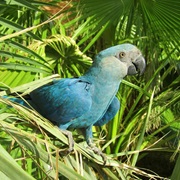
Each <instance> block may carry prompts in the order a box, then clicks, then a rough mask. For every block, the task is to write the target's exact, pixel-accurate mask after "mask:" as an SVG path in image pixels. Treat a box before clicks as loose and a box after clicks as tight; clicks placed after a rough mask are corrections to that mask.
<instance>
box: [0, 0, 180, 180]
mask: <svg viewBox="0 0 180 180" xmlns="http://www.w3.org/2000/svg"><path fill="white" fill-rule="evenodd" d="M179 19H180V2H179V1H178V0H164V1H160V0H156V1H153V0H151V1H149V0H139V1H136V0H122V1H119V0H112V1H108V0H103V1H102V0H98V1H97V0H91V1H88V0H79V1H60V0H54V1H51V2H50V1H40V0H39V1H33V0H30V1H27V0H2V1H1V2H0V88H1V90H2V91H1V92H0V95H1V96H3V95H7V94H8V95H14V96H19V97H22V96H23V95H25V94H28V93H29V92H30V91H32V90H33V89H34V88H37V87H39V86H41V85H43V84H46V83H49V82H51V81H52V79H54V78H64V77H73V76H80V75H81V74H83V73H84V72H85V71H86V70H87V69H88V67H90V65H91V63H92V60H93V57H94V56H95V55H96V54H97V53H98V52H99V51H101V50H102V49H105V48H107V47H110V46H113V45H116V44H121V43H127V42H128V43H132V44H135V45H137V46H138V48H140V49H141V51H142V52H143V54H144V56H145V59H146V61H147V69H146V71H145V73H144V75H143V76H141V77H127V78H126V79H125V80H124V81H123V82H122V85H121V87H120V89H119V92H118V94H117V96H118V98H119V99H120V101H121V109H120V111H119V112H118V114H117V115H116V116H115V118H114V119H113V120H112V121H111V122H110V123H108V124H107V125H105V126H103V127H102V128H94V129H93V131H94V136H95V142H96V144H97V146H99V147H100V148H101V149H102V150H103V151H104V152H105V153H106V154H107V157H108V162H107V164H106V165H105V166H103V161H102V159H101V157H99V156H97V155H95V154H93V153H92V152H91V151H90V150H88V148H87V145H86V144H85V143H84V142H83V138H82V136H81V135H79V132H78V131H74V132H73V135H74V139H75V141H76V142H78V143H76V144H75V151H74V153H72V154H70V155H65V152H66V149H67V147H68V146H67V145H68V142H67V138H66V137H64V135H62V134H61V132H60V131H59V130H58V128H57V127H54V126H53V125H52V124H51V123H50V122H49V121H48V120H46V119H44V118H43V117H41V116H40V115H39V114H38V113H37V112H35V111H34V110H29V109H27V108H25V107H22V106H20V105H18V104H14V103H12V102H9V101H8V100H4V99H3V98H0V103H1V109H0V143H1V145H0V151H1V153H0V160H1V163H0V167H1V168H0V177H3V178H4V179H8V178H9V179H58V178H59V179H63V178H65V177H66V178H67V179H130V178H134V179H138V178H140V177H145V176H147V177H148V178H152V179H162V177H160V176H161V175H157V174H156V172H154V173H153V172H150V171H142V170H141V169H140V168H137V167H136V166H137V165H138V162H139V161H140V160H141V159H142V158H143V156H144V154H143V152H144V153H145V154H150V153H151V152H152V151H159V152H162V153H163V152H167V153H171V160H174V161H175V159H176V158H175V156H176V155H178V153H179V147H180V140H179V139H180V138H179V137H180V111H179V109H180V103H179V102H180V86H179V84H180V83H179V82H180V76H179V74H180V61H179V60H180V59H179V57H180V53H179V52H180V49H179V47H180V41H179V39H180V21H179ZM57 74H58V75H57ZM9 105H11V106H13V108H11V109H9V108H8V107H9ZM169 162H170V160H169ZM179 163H180V162H179V158H178V160H177V162H176V167H177V166H178V164H179ZM144 168H145V167H144ZM176 169H177V168H175V170H174V171H173V176H172V178H173V177H176V176H175V174H176V173H177V170H176ZM169 176H170V175H169ZM166 178H169V177H166Z"/></svg>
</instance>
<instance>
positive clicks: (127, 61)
mask: <svg viewBox="0 0 180 180" xmlns="http://www.w3.org/2000/svg"><path fill="white" fill-rule="evenodd" d="M94 63H95V65H97V66H101V67H103V69H104V70H105V69H107V70H108V69H109V72H110V68H111V72H112V71H116V72H117V73H119V74H120V77H121V78H123V77H125V76H126V75H135V74H137V73H139V74H140V75H141V74H142V73H143V72H144V70H145V67H146V62H145V59H144V57H143V56H142V53H141V51H140V50H139V49H138V48H137V47H136V46H134V45H132V44H121V45H117V46H113V47H110V48H108V49H105V50H103V51H101V52H100V53H99V54H98V55H97V56H96V58H95V61H94Z"/></svg>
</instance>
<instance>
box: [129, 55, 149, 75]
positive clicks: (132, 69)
mask: <svg viewBox="0 0 180 180" xmlns="http://www.w3.org/2000/svg"><path fill="white" fill-rule="evenodd" d="M132 64H133V65H131V66H129V68H128V75H134V74H137V73H139V74H140V75H142V74H143V73H144V71H145V68H146V61H145V59H144V57H143V56H139V57H138V58H137V59H135V60H134V61H133V62H132Z"/></svg>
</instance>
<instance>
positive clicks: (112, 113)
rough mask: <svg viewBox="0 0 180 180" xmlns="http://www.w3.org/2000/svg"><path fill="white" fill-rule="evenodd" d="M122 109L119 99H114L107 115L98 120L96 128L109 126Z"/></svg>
mask: <svg viewBox="0 0 180 180" xmlns="http://www.w3.org/2000/svg"><path fill="white" fill-rule="evenodd" d="M119 108H120V102H119V100H118V98H117V97H114V99H113V101H112V102H111V104H110V105H109V107H108V109H107V111H106V113H105V114H104V116H103V117H102V118H101V119H100V120H98V121H97V122H96V123H95V124H94V126H103V125H104V124H107V123H108V122H109V121H110V120H112V119H113V117H114V116H115V115H116V113H117V112H118V110H119Z"/></svg>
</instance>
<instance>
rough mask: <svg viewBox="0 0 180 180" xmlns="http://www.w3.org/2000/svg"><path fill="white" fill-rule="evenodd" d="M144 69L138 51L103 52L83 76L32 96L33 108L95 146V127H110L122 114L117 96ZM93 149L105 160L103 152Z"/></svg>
mask: <svg viewBox="0 0 180 180" xmlns="http://www.w3.org/2000/svg"><path fill="white" fill-rule="evenodd" d="M144 69H145V60H144V58H143V57H142V54H141V52H140V50H138V49H137V47H135V46H134V45H131V44H122V45H117V46H113V47H110V48H108V49H105V50H103V51H101V52H100V53H99V54H98V55H97V56H96V57H95V59H94V62H93V64H92V66H91V67H90V69H89V70H88V71H87V73H85V74H84V75H83V76H81V77H79V78H65V79H60V80H55V81H54V82H53V83H52V84H51V85H45V86H43V87H40V88H38V89H36V90H34V91H33V92H31V93H30V96H31V99H32V104H34V107H35V109H36V110H37V111H38V112H39V113H41V114H42V115H43V116H44V117H46V118H47V119H49V120H50V121H54V122H56V123H57V124H58V126H59V128H60V129H61V130H63V131H64V132H65V133H66V134H68V133H67V132H68V131H67V129H68V128H80V129H83V130H84V132H85V139H86V141H87V143H88V144H89V145H90V146H92V130H91V128H92V126H93V125H96V126H101V125H104V124H106V123H107V122H108V121H110V120H111V119H112V118H113V117H114V116H115V114H116V113H117V111H118V110H119V107H120V103H119V100H118V99H117V98H116V97H115V95H116V93H117V91H118V89H119V86H120V83H121V80H122V79H123V78H124V77H125V76H126V75H134V74H137V73H140V74H142V73H143V71H144ZM70 143H71V142H70ZM72 146H73V145H72V143H71V145H70V147H71V148H72ZM93 149H94V151H96V152H97V153H99V154H100V155H101V156H102V157H104V156H103V155H102V153H101V151H100V150H97V148H93Z"/></svg>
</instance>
